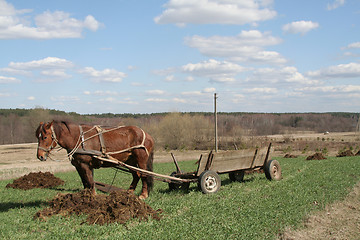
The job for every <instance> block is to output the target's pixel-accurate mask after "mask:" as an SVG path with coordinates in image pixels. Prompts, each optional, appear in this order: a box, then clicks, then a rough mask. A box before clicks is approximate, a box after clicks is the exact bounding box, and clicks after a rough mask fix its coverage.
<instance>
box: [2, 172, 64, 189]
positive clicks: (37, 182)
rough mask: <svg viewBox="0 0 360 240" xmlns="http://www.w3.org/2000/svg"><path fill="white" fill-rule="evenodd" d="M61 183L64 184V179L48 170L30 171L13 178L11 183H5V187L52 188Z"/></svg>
mask: <svg viewBox="0 0 360 240" xmlns="http://www.w3.org/2000/svg"><path fill="white" fill-rule="evenodd" d="M62 184H64V181H63V180H61V179H60V178H58V177H55V176H54V175H53V174H52V173H50V172H36V173H35V172H31V173H29V174H27V175H24V176H22V177H20V178H18V179H15V180H14V181H13V183H9V184H7V185H6V188H16V189H23V190H29V189H33V188H52V187H56V186H59V185H62Z"/></svg>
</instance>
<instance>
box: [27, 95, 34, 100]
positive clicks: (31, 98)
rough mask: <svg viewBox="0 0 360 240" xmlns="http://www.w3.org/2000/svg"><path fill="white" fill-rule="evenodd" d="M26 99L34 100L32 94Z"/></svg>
mask: <svg viewBox="0 0 360 240" xmlns="http://www.w3.org/2000/svg"><path fill="white" fill-rule="evenodd" d="M27 100H29V101H34V100H35V97H34V96H29V97H28V98H27Z"/></svg>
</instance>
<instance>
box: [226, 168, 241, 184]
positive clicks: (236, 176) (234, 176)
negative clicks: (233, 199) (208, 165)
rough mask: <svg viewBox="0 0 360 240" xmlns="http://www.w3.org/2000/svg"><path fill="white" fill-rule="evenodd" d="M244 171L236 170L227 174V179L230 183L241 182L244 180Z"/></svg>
mask: <svg viewBox="0 0 360 240" xmlns="http://www.w3.org/2000/svg"><path fill="white" fill-rule="evenodd" d="M244 175H245V171H244V170H238V171H234V172H230V173H229V178H230V180H231V181H232V182H242V181H243V180H244Z"/></svg>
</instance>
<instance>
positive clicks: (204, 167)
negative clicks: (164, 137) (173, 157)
mask: <svg viewBox="0 0 360 240" xmlns="http://www.w3.org/2000/svg"><path fill="white" fill-rule="evenodd" d="M270 153H271V144H269V146H268V147H265V148H257V149H246V150H237V151H220V152H210V153H209V154H206V155H205V156H201V157H200V159H199V161H198V168H197V171H196V172H192V173H182V172H181V170H180V169H179V167H178V165H177V163H175V165H176V166H177V171H176V172H173V173H172V174H171V176H174V177H177V178H181V179H190V180H191V182H197V183H198V186H199V189H200V190H201V191H202V192H203V193H215V192H217V191H218V190H219V189H220V186H221V180H220V177H219V174H225V173H227V174H229V178H230V180H232V181H239V182H241V181H243V178H244V174H245V171H246V170H258V169H263V170H264V172H265V176H266V178H268V179H269V180H280V179H281V167H280V164H279V162H278V161H276V160H269V159H270ZM174 162H175V161H174ZM188 186H189V183H188V182H182V183H179V182H172V183H169V188H170V189H178V188H181V189H182V188H188Z"/></svg>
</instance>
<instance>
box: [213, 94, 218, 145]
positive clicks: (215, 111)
mask: <svg viewBox="0 0 360 240" xmlns="http://www.w3.org/2000/svg"><path fill="white" fill-rule="evenodd" d="M216 99H217V97H216V93H214V118H215V152H217V151H218V131H217V110H216Z"/></svg>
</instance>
